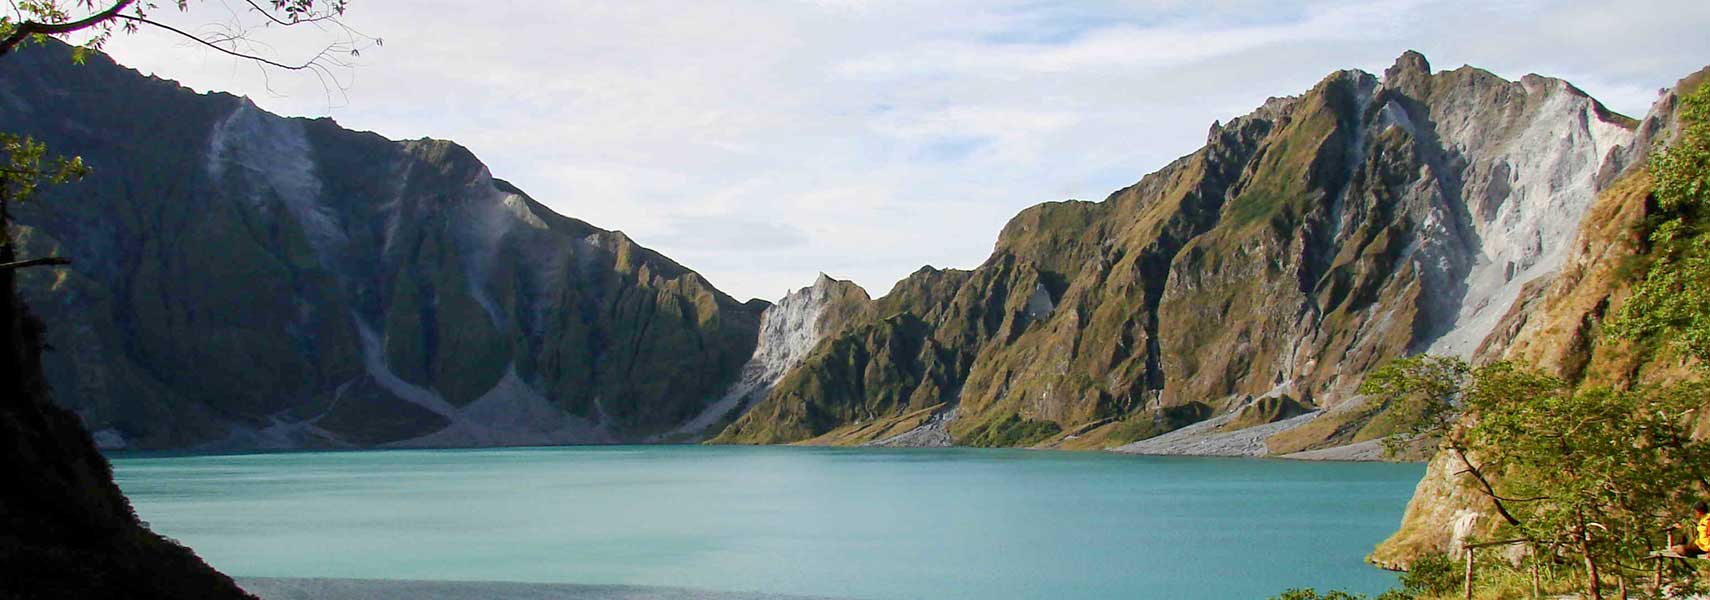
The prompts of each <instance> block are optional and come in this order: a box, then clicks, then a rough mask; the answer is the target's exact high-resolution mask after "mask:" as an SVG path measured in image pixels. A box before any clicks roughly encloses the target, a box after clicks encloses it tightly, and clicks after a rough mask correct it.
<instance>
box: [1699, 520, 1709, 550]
mask: <svg viewBox="0 0 1710 600" xmlns="http://www.w3.org/2000/svg"><path fill="white" fill-rule="evenodd" d="M1698 549H1699V550H1703V551H1705V552H1710V515H1704V516H1702V517H1699V518H1698Z"/></svg>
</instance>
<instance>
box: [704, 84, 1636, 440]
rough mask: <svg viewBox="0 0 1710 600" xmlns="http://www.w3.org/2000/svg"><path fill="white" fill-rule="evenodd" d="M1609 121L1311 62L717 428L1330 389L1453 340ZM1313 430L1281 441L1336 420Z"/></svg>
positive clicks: (1565, 237)
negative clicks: (1182, 152) (1315, 72)
mask: <svg viewBox="0 0 1710 600" xmlns="http://www.w3.org/2000/svg"><path fill="white" fill-rule="evenodd" d="M1633 125H1634V124H1633V123H1632V122H1631V121H1630V120H1628V119H1626V118H1624V117H1621V116H1619V115H1615V114H1612V113H1610V112H1608V111H1606V110H1604V109H1603V107H1602V106H1601V105H1599V104H1598V103H1597V102H1596V101H1595V100H1593V99H1591V98H1589V97H1587V96H1586V95H1585V94H1584V93H1582V92H1580V91H1579V90H1577V89H1575V88H1573V87H1572V86H1571V85H1568V84H1567V83H1565V82H1562V81H1559V80H1555V79H1549V78H1544V77H1538V76H1528V77H1526V78H1524V79H1522V80H1521V81H1518V82H1512V81H1505V80H1503V79H1501V78H1498V77H1496V76H1495V75H1492V74H1490V73H1488V72H1484V71H1480V70H1477V69H1473V68H1470V67H1464V68H1461V69H1457V70H1453V71H1447V72H1441V73H1432V72H1431V69H1430V66H1429V65H1428V64H1427V63H1426V61H1425V59H1424V57H1422V56H1420V55H1418V54H1416V53H1408V54H1406V55H1404V56H1402V57H1401V58H1400V59H1399V60H1398V61H1397V62H1396V64H1395V66H1393V67H1392V68H1390V69H1389V70H1388V71H1386V72H1385V73H1384V74H1383V75H1382V76H1381V77H1378V76H1374V75H1370V74H1366V73H1362V72H1358V71H1343V72H1338V73H1333V74H1331V75H1330V76H1328V77H1326V78H1325V79H1324V80H1323V81H1322V82H1320V83H1319V84H1318V85H1317V86H1315V87H1314V88H1313V89H1312V90H1310V91H1308V92H1306V93H1305V94H1303V95H1301V96H1298V97H1291V98H1276V99H1272V100H1271V101H1269V102H1267V103H1266V104H1265V105H1264V106H1263V107H1261V108H1259V109H1258V110H1256V111H1254V112H1253V113H1251V114H1248V115H1245V116H1242V117H1239V118H1236V119H1233V120H1231V121H1230V122H1228V123H1219V124H1214V125H1213V127H1212V129H1211V131H1210V134H1209V136H1208V139H1207V143H1206V145H1205V147H1204V148H1202V149H1200V150H1199V151H1197V152H1195V153H1193V154H1190V155H1188V156H1185V157H1182V158H1181V159H1179V160H1177V161H1175V162H1173V163H1171V164H1170V165H1167V166H1165V167H1164V168H1163V169H1161V170H1159V171H1158V172H1156V173H1153V174H1151V175H1148V176H1146V177H1145V178H1143V179H1142V180H1141V181H1140V182H1139V183H1137V184H1135V185H1134V186H1131V187H1129V188H1127V189H1124V190H1120V191H1118V192H1116V193H1115V194H1112V195H1111V196H1110V197H1109V198H1107V199H1106V200H1105V201H1103V202H1098V203H1091V202H1073V201H1071V202H1059V203H1047V204H1042V205H1039V206H1035V207H1033V208H1030V209H1028V210H1026V211H1023V212H1022V213H1021V214H1019V215H1017V216H1016V217H1015V218H1014V219H1013V220H1012V221H1011V222H1010V223H1009V225H1008V226H1006V227H1005V229H1004V231H1003V232H1002V234H1001V235H1000V236H999V239H998V242H997V245H996V249H995V250H994V252H993V254H992V255H991V257H990V258H988V259H987V260H986V262H985V263H984V264H982V265H981V266H980V267H978V268H976V269H974V270H972V271H939V270H933V269H924V270H922V271H921V272H918V273H916V274H915V275H913V276H911V277H909V278H908V279H906V280H904V281H903V282H901V283H899V284H898V285H897V287H896V289H895V290H893V291H892V292H891V293H890V294H888V295H886V296H885V297H884V298H881V299H879V300H877V301H876V302H875V308H876V310H873V311H871V312H870V313H869V314H867V315H865V316H864V317H863V318H860V319H857V320H856V321H854V322H853V323H852V324H851V325H850V326H849V327H847V328H846V329H845V330H844V331H843V332H842V333H840V334H839V335H837V336H833V337H831V338H828V339H827V340H825V341H824V342H822V343H821V345H820V347H819V348H817V349H816V350H815V351H814V353H813V354H812V355H810V356H809V357H808V359H807V360H806V361H804V362H803V363H802V365H801V366H800V367H799V368H798V369H796V370H795V371H794V372H792V373H790V374H789V375H787V376H785V377H784V378H783V380H782V381H780V382H779V384H778V386H777V387H776V388H775V389H774V390H773V391H772V392H771V393H770V394H769V395H768V396H767V398H766V400H765V401H764V402H762V403H761V404H760V405H759V406H758V407H756V408H755V409H754V410H753V411H751V412H750V413H749V414H748V415H747V416H745V417H744V418H743V419H742V420H741V421H738V422H737V424H736V425H735V426H733V427H732V429H731V431H730V432H727V436H726V437H725V438H724V439H725V440H727V441H744V442H779V441H801V440H808V439H818V440H825V439H834V440H836V441H837V442H838V443H865V442H869V441H874V440H875V439H876V437H875V436H879V435H886V434H890V433H892V432H894V431H895V429H896V427H892V426H886V427H875V426H874V424H875V423H890V424H892V425H895V424H896V423H897V422H898V421H899V420H906V421H909V422H915V421H919V420H920V419H921V415H922V413H923V411H924V412H926V413H928V414H931V415H944V414H951V412H950V411H951V410H954V413H953V414H954V415H955V418H954V420H953V421H951V422H950V424H949V427H948V429H949V432H950V434H951V436H952V437H953V438H954V439H955V440H956V441H957V442H958V443H963V444H972V445H1035V444H1043V445H1050V446H1065V447H1108V446H1114V445H1118V444H1121V443H1126V442H1132V441H1134V440H1136V439H1141V438H1146V437H1150V436H1153V435H1157V434H1159V433H1163V432H1166V431H1169V430H1171V429H1174V428H1178V427H1181V426H1183V425H1186V424H1188V423H1192V422H1194V421H1196V420H1202V419H1205V418H1207V417H1209V416H1211V415H1213V414H1218V413H1230V412H1234V411H1236V410H1239V409H1241V408H1242V407H1246V406H1249V405H1251V404H1252V403H1253V402H1260V403H1261V404H1262V401H1265V400H1266V399H1275V400H1272V401H1271V404H1275V405H1276V406H1284V405H1290V404H1293V405H1300V406H1301V407H1302V408H1305V409H1323V408H1338V407H1340V405H1342V404H1344V403H1347V402H1350V401H1352V400H1355V399H1356V397H1355V395H1354V393H1353V392H1354V389H1355V388H1356V387H1357V386H1358V384H1359V382H1360V380H1361V376H1362V375H1363V373H1364V372H1365V371H1367V370H1368V369H1370V368H1372V367H1375V366H1376V365H1378V364H1379V363H1381V362H1382V361H1384V360H1387V359H1389V358H1392V357H1395V356H1400V355H1403V354H1405V353H1408V352H1415V351H1422V350H1427V349H1430V350H1432V351H1436V352H1442V353H1452V354H1460V355H1470V354H1471V353H1472V352H1473V351H1474V350H1475V349H1476V347H1477V345H1478V344H1479V342H1480V341H1481V340H1483V339H1484V338H1485V337H1486V335H1487V334H1488V333H1489V332H1490V331H1492V330H1493V329H1495V328H1496V326H1497V322H1498V321H1499V320H1500V319H1501V317H1502V315H1504V314H1505V313H1506V312H1507V311H1508V308H1509V306H1510V305H1512V304H1513V302H1514V300H1515V299H1516V298H1518V297H1519V295H1520V292H1521V291H1522V290H1523V289H1524V288H1525V287H1526V285H1527V284H1528V283H1529V282H1533V281H1535V280H1537V279H1538V278H1539V277H1541V276H1543V275H1545V274H1547V273H1550V272H1552V271H1554V270H1555V269H1557V268H1558V267H1559V266H1560V265H1561V264H1562V261H1563V258H1564V256H1565V255H1566V250H1567V248H1568V242H1569V240H1570V234H1571V233H1572V232H1573V231H1575V230H1576V229H1577V228H1578V226H1579V223H1580V220H1581V218H1582V216H1583V215H1584V214H1585V211H1586V209H1587V207H1588V206H1589V205H1590V204H1591V201H1592V199H1593V198H1594V197H1595V196H1596V193H1597V191H1598V189H1599V188H1600V186H1601V185H1602V184H1603V183H1607V181H1608V179H1607V178H1604V179H1600V178H1599V174H1600V172H1601V170H1604V169H1609V168H1614V167H1613V166H1612V164H1613V163H1612V162H1611V161H1613V160H1615V157H1616V156H1617V155H1618V154H1619V153H1617V152H1614V150H1615V149H1616V148H1618V147H1621V146H1623V145H1626V144H1629V143H1630V141H1631V139H1632V136H1633V132H1632V128H1633ZM1284 397H1286V398H1287V400H1286V402H1284V401H1282V400H1281V399H1282V398H1284ZM928 409H930V410H928ZM1261 412H1262V411H1261ZM1272 412H1276V413H1277V414H1276V419H1277V420H1282V419H1285V418H1291V419H1292V418H1293V415H1294V413H1293V412H1291V413H1290V414H1289V415H1287V416H1286V417H1285V416H1284V415H1282V413H1281V412H1278V411H1272ZM1332 412H1335V413H1336V414H1342V415H1353V417H1354V418H1356V420H1358V419H1369V417H1370V416H1371V414H1372V413H1373V412H1374V411H1372V410H1343V411H1340V412H1337V411H1332ZM1251 420H1252V419H1250V418H1247V419H1236V420H1235V425H1236V428H1238V426H1239V425H1241V424H1247V421H1251ZM1306 420H1309V419H1299V420H1298V422H1305V421H1306ZM1298 422H1297V423H1296V424H1298ZM1217 429H1220V430H1221V429H1225V428H1223V427H1220V428H1217ZM1321 429H1322V431H1319V432H1318V433H1316V434H1314V436H1307V437H1306V438H1304V439H1295V440H1291V441H1290V443H1289V445H1290V446H1291V450H1298V449H1304V448H1312V447H1318V446H1322V445H1327V444H1335V443H1343V442H1348V441H1353V435H1354V433H1355V432H1357V431H1359V430H1360V429H1361V423H1359V422H1353V423H1343V424H1341V425H1338V426H1335V427H1324V428H1321ZM858 431H867V432H870V435H852V434H854V433H855V432H858ZM1262 441H1263V440H1261V442H1262ZM1243 448H1257V450H1253V451H1252V452H1258V453H1264V452H1267V451H1268V449H1267V447H1266V445H1265V444H1264V443H1260V444H1258V445H1257V446H1253V445H1252V444H1244V445H1243ZM1242 452H1243V453H1249V451H1248V450H1243V451H1242Z"/></svg>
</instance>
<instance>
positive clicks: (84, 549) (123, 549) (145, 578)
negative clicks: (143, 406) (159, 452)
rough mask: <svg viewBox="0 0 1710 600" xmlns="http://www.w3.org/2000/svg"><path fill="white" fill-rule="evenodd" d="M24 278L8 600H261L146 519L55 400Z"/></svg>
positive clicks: (14, 350)
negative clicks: (26, 298) (45, 373)
mask: <svg viewBox="0 0 1710 600" xmlns="http://www.w3.org/2000/svg"><path fill="white" fill-rule="evenodd" d="M10 260H12V251H11V249H10V247H0V262H6V261H10ZM14 279H15V277H14V272H13V271H11V270H0V455H4V456H5V457H6V460H4V461H0V573H3V574H0V598H20V599H22V598H139V599H142V598H162V599H165V598H207V599H219V598H233V599H238V598H251V597H252V596H250V595H248V594H246V593H244V592H243V590H240V589H238V586H237V584H235V583H233V582H232V580H231V578H230V577H226V576H225V575H223V574H221V573H220V572H218V571H215V570H214V569H213V567H209V566H208V565H207V564H206V563H204V562H202V560H201V559H200V558H197V557H196V555H195V553H193V552H191V551H190V549H189V548H185V547H184V546H181V545H179V544H177V543H176V542H173V541H172V540H169V539H167V538H164V537H161V536H160V535H157V534H155V533H154V532H152V531H149V530H148V528H147V527H146V526H144V524H143V523H142V522H141V521H139V520H138V519H137V516H136V513H134V512H133V511H132V510H131V504H130V502H129V501H128V500H126V499H125V496H124V494H122V493H120V491H119V487H118V486H117V485H115V484H114V483H113V472H112V468H111V467H110V466H109V465H108V463H107V459H106V458H105V457H103V456H101V454H100V452H98V451H97V450H96V449H95V442H94V440H93V439H92V438H90V436H89V433H88V432H86V431H84V429H83V425H82V423H81V422H80V421H79V420H78V418H77V416H76V415H74V414H72V413H71V411H68V410H66V409H63V408H60V407H58V406H55V405H54V404H53V403H52V402H51V401H50V394H49V390H48V387H47V383H46V380H45V379H44V378H43V377H42V341H41V340H42V323H41V321H39V320H37V319H36V318H35V317H34V316H33V315H31V314H30V312H29V310H28V309H27V308H26V307H25V306H24V305H23V303H22V302H21V301H20V300H19V299H18V296H17V294H16V293H15V291H14V288H13V282H14Z"/></svg>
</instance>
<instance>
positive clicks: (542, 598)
mask: <svg viewBox="0 0 1710 600" xmlns="http://www.w3.org/2000/svg"><path fill="white" fill-rule="evenodd" d="M237 581H238V585H240V586H243V589H245V590H248V591H249V593H251V594H255V595H257V596H260V597H261V599H262V600H832V599H830V598H823V597H811V596H784V595H779V594H758V593H737V592H709V591H704V590H691V589H683V588H671V587H648V586H628V585H576V584H564V583H510V582H493V581H413V580H389V579H321V578H311V579H297V578H264V577H255V578H238V580H237Z"/></svg>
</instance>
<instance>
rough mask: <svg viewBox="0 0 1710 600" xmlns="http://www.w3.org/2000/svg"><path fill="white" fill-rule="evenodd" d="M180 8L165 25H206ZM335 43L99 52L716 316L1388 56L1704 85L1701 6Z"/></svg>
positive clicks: (1168, 150)
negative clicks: (389, 147) (510, 208)
mask: <svg viewBox="0 0 1710 600" xmlns="http://www.w3.org/2000/svg"><path fill="white" fill-rule="evenodd" d="M237 5H241V3H237V2H235V1H234V2H233V6H237ZM471 7H475V8H471ZM200 10H202V11H203V12H200V13H192V14H189V15H177V14H174V15H172V16H171V17H170V19H169V20H170V21H172V22H175V23H181V24H186V25H194V24H196V23H201V22H207V21H208V20H209V19H210V18H212V17H213V16H217V14H215V12H217V11H223V10H226V9H225V8H224V7H222V6H221V5H220V3H219V2H218V1H215V2H213V3H211V6H208V7H205V8H203V9H200ZM210 11H214V12H210ZM163 14H164V13H163ZM347 21H348V22H349V23H350V24H352V25H354V26H355V27H357V28H359V29H361V30H364V31H365V32H367V33H369V34H371V35H375V36H379V37H381V38H383V39H384V40H385V46H384V47H382V48H375V49H372V50H370V51H368V52H365V53H364V54H363V56H362V58H361V59H360V67H359V68H358V69H357V70H356V71H355V72H354V74H353V76H354V80H353V81H351V82H350V85H349V86H348V94H347V97H344V98H338V99H335V101H334V102H331V103H329V101H328V100H327V98H326V97H325V96H324V95H323V94H322V93H321V87H320V86H319V84H318V83H316V82H315V81H314V80H313V79H311V78H304V77H298V76H293V75H288V74H286V75H281V74H274V75H272V76H271V91H270V89H269V86H268V85H266V84H264V82H263V78H262V76H261V75H260V74H259V73H258V72H257V71H256V69H255V68H254V67H253V66H252V65H247V64H242V63H237V62H234V61H232V60H230V59H227V58H224V57H221V56H218V55H214V54H211V53H209V52H207V51H204V50H199V49H196V48H193V47H190V46H188V45H185V44H182V43H180V42H179V41H177V40H174V39H172V38H170V37H168V36H166V35H163V34H160V33H158V32H145V33H143V34H139V35H136V36H130V37H123V38H120V39H116V40H114V42H112V43H111V44H110V46H109V50H110V51H111V52H112V53H113V54H115V55H116V56H117V57H118V59H119V60H120V61H121V62H123V63H125V64H128V65H130V66H133V67H136V68H138V69H141V70H142V71H144V72H147V73H153V74H156V75H160V76H162V77H167V78H172V79H177V80H180V81H183V82H185V83H186V84H187V85H189V86H190V87H193V88H196V89H198V90H226V91H231V92H235V93H239V94H245V95H248V96H250V97H251V98H253V99H254V100H255V102H256V103H258V104H260V105H261V106H263V107H265V108H267V109H270V110H272V111H274V112H278V113H282V114H287V115H306V116H322V115H330V116H333V117H335V118H337V119H338V120H339V122H341V123H342V124H344V125H345V126H346V127H350V128H354V129H365V130H373V131H377V132H380V133H381V134H384V135H386V136H388V137H392V138H418V137H424V136H427V137H436V138H449V139H453V140H456V141H458V142H461V143H463V144H464V145H466V146H468V147H470V148H471V149H473V150H474V151H475V153H476V154H477V155H479V156H480V157H481V158H482V160H484V161H485V162H486V163H487V164H488V165H489V166H490V167H491V168H492V171H493V173H494V174H495V175H497V176H499V177H502V178H505V179H508V180H510V181H512V182H513V183H515V184H517V185H518V186H519V187H521V188H522V189H524V190H527V191H528V192H529V193H530V195H532V196H534V197H535V198H537V199H539V200H541V201H542V202H545V203H546V204H547V205H549V206H551V207H553V208H554V209H556V210H558V211H560V212H563V213H564V214H567V215H571V216H575V217H578V218H582V219H585V220H588V221H590V222H592V223H594V224H596V225H599V226H601V227H605V228H608V229H621V230H623V231H625V232H626V233H629V234H630V235H631V236H632V237H634V238H636V239H638V240H640V241H641V242H642V243H643V244H645V245H648V246H650V247H652V248H654V249H657V250H660V251H662V252H664V253H665V254H667V255H669V256H671V257H673V258H675V259H677V260H678V261H681V262H682V263H684V264H685V265H687V266H689V267H691V268H694V269H696V270H698V271H700V272H701V273H703V274H704V275H706V276H707V278H709V279H710V280H712V282H713V283H714V284H715V285H717V286H719V287H720V288H722V289H724V290H725V291H727V292H729V293H731V294H732V295H734V296H736V297H737V298H739V299H747V298H749V297H756V296H757V297H762V298H767V299H776V298H778V297H779V296H781V295H782V294H783V293H784V292H785V291H787V290H789V289H792V288H795V287H800V286H803V285H806V284H808V283H810V282H812V280H813V278H814V276H815V275H816V274H817V273H818V272H820V271H824V272H826V273H829V274H831V275H833V276H836V277H840V278H849V279H854V280H855V281H857V282H859V283H860V284H861V285H863V286H865V287H867V288H868V290H869V291H871V292H872V293H873V294H874V295H875V296H876V295H880V294H883V293H884V292H885V291H887V290H889V289H890V287H891V285H892V284H893V283H895V282H896V280H897V279H899V278H901V277H902V276H904V275H906V274H908V273H909V272H912V271H914V270H915V269H918V268H919V267H920V266H922V265H926V264H931V265H933V266H938V267H972V266H975V265H977V264H979V263H980V261H982V260H984V259H985V257H986V255H987V253H988V252H989V251H990V249H991V245H992V242H993V241H994V240H995V238H996V235H997V232H998V230H999V229H1000V228H1001V227H1002V226H1003V224H1004V222H1005V221H1007V220H1008V219H1009V217H1010V216H1012V215H1013V214H1014V213H1015V212H1016V211H1018V210H1020V209H1021V208H1023V207H1026V206H1028V205H1031V204H1034V203H1038V202H1042V201H1047V200H1060V199H1064V198H1080V199H1088V200H1098V199H1103V198H1104V197H1105V196H1106V195H1107V194H1109V193H1110V192H1112V191H1113V190H1115V189H1117V188H1120V187H1122V186H1125V185H1128V184H1130V183H1133V182H1134V181H1136V180H1138V179H1139V178H1140V176H1142V175H1144V174H1146V173H1148V172H1150V171H1153V170H1155V169H1157V168H1158V167H1160V166H1162V165H1163V164H1164V163H1166V162H1168V161H1170V160H1171V159H1174V158H1175V157H1177V156H1180V155H1183V154H1186V153H1188V152H1191V151H1193V150H1194V149H1196V148H1198V147H1199V146H1200V144H1201V143H1202V142H1203V141H1204V137H1205V133H1206V129H1207V127H1208V126H1209V125H1210V124H1211V122H1212V121H1213V120H1216V119H1227V118H1229V117H1231V116H1235V115H1239V114H1243V113H1246V112H1248V111H1249V110H1251V109H1252V108H1253V107H1255V106H1257V105H1258V104H1259V103H1261V102H1263V101H1264V99H1265V98H1266V97H1268V96H1280V95H1292V94H1297V93H1299V92H1301V91H1303V90H1305V89H1307V88H1308V87H1310V86H1311V85H1312V84H1313V83H1314V82H1316V81H1318V80H1319V79H1320V78H1322V77H1323V76H1324V75H1325V74H1327V73H1329V72H1330V71H1333V70H1336V69H1341V68H1360V69H1365V70H1367V71H1372V72H1381V71H1382V69H1383V68H1385V67H1387V66H1388V65H1389V64H1390V63H1391V62H1392V61H1393V60H1394V58H1395V56H1396V55H1398V54H1400V53H1401V52H1402V51H1403V50H1406V49H1409V48H1414V49H1418V50H1420V51H1422V52H1424V53H1425V54H1426V56H1427V57H1429V58H1430V60H1431V61H1432V64H1433V66H1434V67H1436V68H1438V69H1444V68H1453V67H1458V66H1460V65H1462V64H1472V65H1475V66H1479V67H1483V68H1486V69H1489V70H1492V71H1494V72H1496V73H1497V74H1500V75H1503V76H1505V77H1509V78H1517V77H1519V76H1521V75H1523V74H1526V73H1529V72H1536V73H1542V74H1546V75H1553V76H1559V77H1562V78H1565V79H1567V80H1569V81H1572V82H1573V83H1575V84H1577V85H1579V86H1580V87H1581V88H1583V89H1585V90H1587V91H1589V92H1590V93H1591V94H1592V95H1594V96H1596V97H1598V98H1600V99H1602V100H1603V101H1604V102H1605V103H1606V104H1608V105H1609V106H1610V107H1611V108H1614V109H1616V110H1618V111H1621V112H1624V113H1627V114H1630V115H1634V116H1640V115H1642V114H1643V113H1644V111H1645V109H1646V107H1648V106H1649V104H1650V102H1651V100H1652V99H1654V98H1655V95H1656V91H1657V89H1658V88H1659V87H1663V86H1667V85H1671V84H1673V82H1674V81H1675V80H1676V79H1677V78H1679V77H1680V76H1683V75H1685V74H1687V73H1688V72H1691V71H1693V70H1695V69H1697V68H1698V67H1701V66H1704V65H1705V64H1706V63H1710V35H1706V34H1705V32H1706V31H1710V2H1705V1H1704V0H1678V1H1656V2H1643V1H1640V2H1627V1H1623V2H1610V1H1608V0H1599V1H1596V2H1541V1H1514V2H1504V1H1486V2H1439V1H1426V0H1383V1H1377V2H1339V1H1307V2H1295V1H1289V0H1264V1H1254V2H1248V1H1240V0H1234V1H1211V2H1178V1H1172V0H1158V1H1151V2H1146V1H1137V2H1074V3H1055V2H1038V1H963V0H946V1H938V2H890V1H882V0H872V1H867V0H822V1H797V2H789V1H777V2H759V1H724V0H692V1H691V0H681V1H673V2H661V1H653V0H625V1H622V2H598V3H593V2H589V3H570V2H503V1H490V2H478V3H471V2H453V1H450V0H412V1H403V0H390V1H383V0H354V2H353V3H352V8H351V11H350V13H349V15H348V19H347ZM310 37H313V36H310ZM262 39H264V40H266V39H270V38H267V37H266V35H265V34H264V35H263V36H262ZM301 39H302V36H298V37H297V38H295V39H290V38H277V40H278V43H280V44H282V45H281V46H278V47H277V51H278V52H279V54H281V55H285V56H290V55H292V54H294V52H293V50H294V44H296V43H297V42H298V41H300V40H301Z"/></svg>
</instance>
